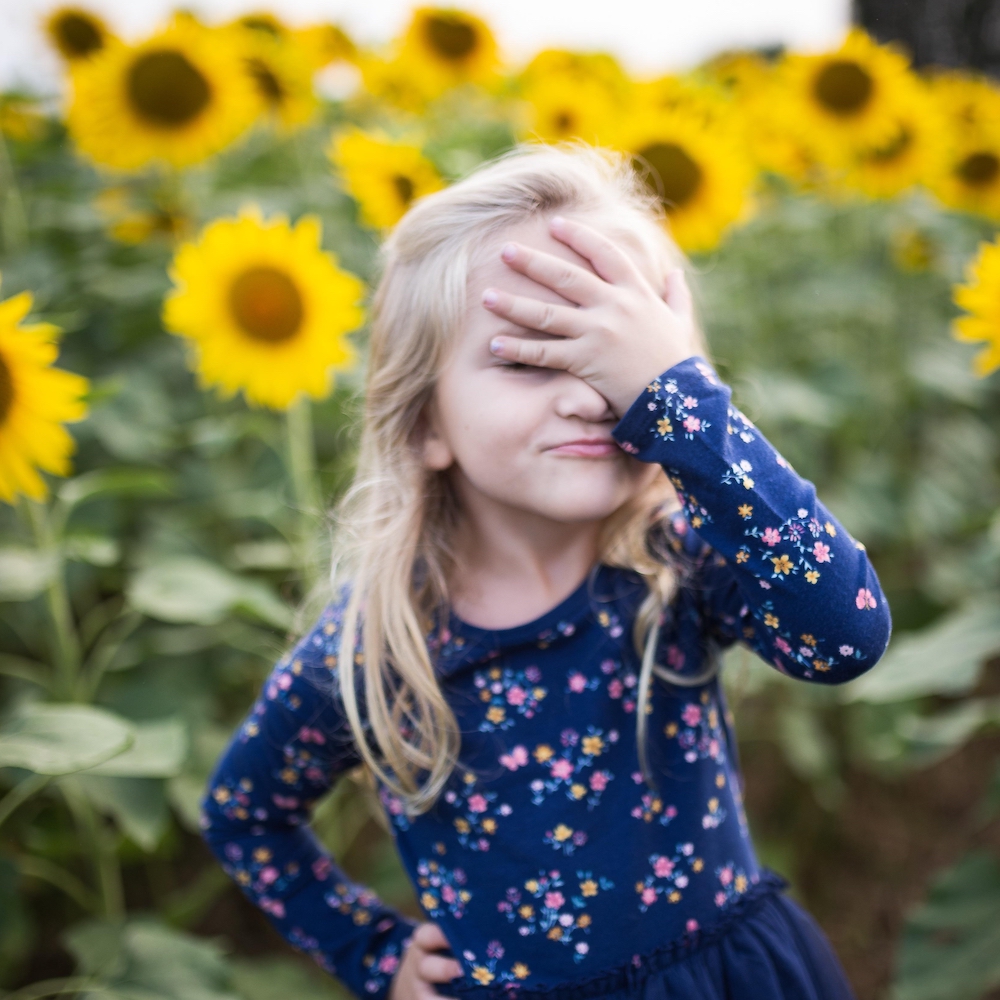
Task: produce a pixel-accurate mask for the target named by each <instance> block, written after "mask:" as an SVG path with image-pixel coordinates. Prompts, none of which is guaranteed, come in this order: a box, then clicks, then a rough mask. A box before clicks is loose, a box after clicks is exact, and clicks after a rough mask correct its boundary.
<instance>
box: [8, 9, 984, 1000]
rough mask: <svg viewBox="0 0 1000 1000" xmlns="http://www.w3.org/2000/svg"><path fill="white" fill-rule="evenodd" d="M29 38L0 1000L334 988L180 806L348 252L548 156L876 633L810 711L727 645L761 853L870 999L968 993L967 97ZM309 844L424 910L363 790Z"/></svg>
mask: <svg viewBox="0 0 1000 1000" xmlns="http://www.w3.org/2000/svg"><path fill="white" fill-rule="evenodd" d="M46 30H47V32H48V35H49V37H50V39H51V43H52V45H53V46H55V47H56V48H57V49H58V51H59V53H60V54H61V56H62V57H63V60H64V64H65V74H66V80H65V83H66V86H65V93H64V96H63V98H62V99H61V100H60V101H54V100H51V99H48V98H41V97H37V96H35V95H32V94H29V93H15V92H10V93H5V94H2V95H0V278H2V288H0V996H2V997H5V998H7V1000H40V998H43V997H50V996H78V997H87V998H97V997H101V998H118V1000H125V998H140V997H141V998H143V1000H191V998H198V1000H234V998H241V1000H272V998H274V1000H277V998H278V997H281V998H285V997H287V996H289V995H295V996H297V997H300V998H301V1000H314V998H328V997H344V996H346V995H347V993H346V990H345V989H344V988H343V987H342V986H341V985H340V984H339V983H338V982H337V981H336V980H334V979H332V978H330V977H327V976H325V975H324V974H322V973H320V972H319V971H318V970H316V969H314V968H313V967H312V965H311V963H310V962H308V960H306V959H304V958H303V957H302V956H299V955H296V954H295V953H293V952H292V951H291V949H289V948H288V947H287V946H286V945H285V943H284V942H283V941H282V940H281V939H280V938H279V937H278V936H277V935H276V933H274V932H273V931H272V930H271V929H270V927H269V925H268V924H267V923H266V921H265V919H264V918H263V917H262V916H261V915H260V914H259V913H258V912H257V911H256V910H254V909H253V907H251V906H250V904H249V903H247V902H245V901H244V899H243V897H242V895H241V894H240V892H239V890H238V889H237V888H236V887H235V886H233V885H232V884H231V883H230V882H229V880H228V878H227V877H226V876H225V875H224V874H223V873H222V871H221V870H220V869H219V867H218V866H217V864H216V863H215V861H214V859H213V858H212V857H211V856H210V855H209V853H208V851H207V848H205V847H204V846H203V844H202V842H201V839H200V837H199V834H198V829H199V827H198V809H199V799H200V797H201V795H202V794H203V790H204V787H205V783H206V780H207V776H208V773H209V769H210V768H211V767H212V766H213V764H214V762H215V759H216V757H217V756H218V754H219V753H220V752H221V750H222V748H223V746H224V745H225V743H226V742H227V740H228V738H229V735H230V733H231V732H232V730H233V728H234V727H235V726H236V724H237V723H238V721H239V720H240V719H241V718H242V716H243V714H244V712H245V711H246V709H247V707H248V706H249V705H250V703H251V702H252V700H253V698H254V696H255V695H256V692H257V690H258V688H259V686H260V684H261V682H262V680H263V679H264V677H265V676H266V674H267V673H268V671H269V670H270V667H271V665H272V663H273V662H274V661H275V660H276V659H277V658H278V656H280V654H281V653H282V652H283V651H284V649H285V648H287V646H288V644H289V642H290V641H291V639H292V638H294V637H295V635H296V634H297V633H298V631H299V630H301V629H302V628H303V627H304V625H306V624H308V623H309V621H310V620H311V617H312V616H313V615H314V614H315V613H316V611H317V610H318V607H319V606H320V605H321V604H322V602H323V600H324V598H325V593H324V589H323V581H324V578H325V561H326V556H325V551H326V549H327V545H328V531H329V527H328V521H327V520H326V517H325V511H326V510H328V509H329V507H330V505H331V503H332V502H333V501H334V500H335V498H336V497H337V496H338V494H339V493H340V492H341V491H342V490H343V489H344V488H345V486H346V485H347V483H348V482H349V480H350V474H351V468H352V461H353V454H354V448H355V444H356V432H357V416H358V413H359V404H360V394H361V387H362V384H363V378H362V374H363V368H364V357H365V322H366V302H367V297H368V294H369V292H370V289H371V288H372V287H373V284H374V282H375V280H376V278H377V274H376V266H377V249H378V245H379V240H380V238H381V237H382V236H384V234H385V233H386V232H387V231H388V230H389V229H391V227H392V226H393V225H394V224H395V222H396V221H397V220H398V219H399V218H400V217H401V215H402V214H403V213H404V212H405V211H406V209H407V207H408V206H409V205H410V204H411V203H412V202H413V201H414V199H417V198H420V197H421V196H422V195H424V194H427V193H429V192H432V191H435V190H437V189H438V188H440V187H442V186H444V185H447V184H448V183H450V182H452V181H454V180H455V179H457V178H459V177H461V176H463V175H464V174H466V173H467V172H468V171H470V170H471V169H473V168H474V167H475V166H476V165H477V164H479V163H480V162H482V161H483V160H486V159H488V158H490V157H492V156H494V155H495V154H497V153H499V152H501V151H503V150H505V149H507V148H509V147H510V146H511V145H512V144H514V143H515V142H518V141H534V142H557V141H561V140H583V141H585V142H589V143H595V144H599V145H603V146H610V147H614V148H617V149H621V150H624V151H626V152H628V153H629V154H630V155H631V156H632V157H633V159H634V161H635V163H636V165H637V167H638V168H639V169H640V170H641V172H642V174H643V176H644V177H645V178H646V181H647V183H648V184H649V185H650V186H651V187H652V189H653V190H654V191H655V192H656V193H657V194H658V195H659V196H660V198H661V199H662V201H663V204H664V207H665V209H666V212H667V217H668V220H669V225H670V229H671V232H672V233H673V235H674V237H675V238H676V240H677V241H678V242H679V244H680V245H681V246H682V248H683V249H684V250H685V251H686V252H687V253H688V255H689V258H690V260H691V262H692V266H693V277H692V284H693V285H694V286H695V292H696V296H697V299H698V303H699V308H700V309H701V312H702V316H703V318H704V323H705V326H706V329H707V332H708V337H709V341H710V343H711V345H712V352H713V356H714V359H715V361H716V363H717V364H718V367H719V369H720V371H721V373H722V374H723V376H724V377H725V378H726V380H727V381H728V382H729V383H730V384H732V385H733V387H734V393H735V396H736V398H737V401H738V403H739V405H740V407H741V408H742V409H743V410H744V411H745V412H746V413H747V414H748V415H749V416H750V417H751V418H752V419H753V420H754V421H755V422H757V423H758V424H759V425H760V426H761V428H762V429H763V430H764V432H765V433H766V434H767V435H768V436H769V437H770V438H771V440H772V441H774V443H775V444H776V446H777V447H778V448H780V450H781V451H782V452H783V453H784V454H785V455H786V456H787V457H788V458H789V460H790V461H791V462H792V463H793V464H794V465H795V467H796V468H797V469H798V470H799V471H800V472H801V473H802V475H804V476H806V477H808V478H809V479H812V480H813V481H814V482H815V483H816V484H817V487H818V489H819V492H820V494H821V496H822V497H823V499H824V501H825V502H826V503H827V504H828V505H829V506H830V508H831V509H832V510H833V511H834V512H835V513H836V515H837V516H838V517H839V518H840V519H841V520H842V521H843V522H844V523H845V525H847V526H848V528H849V529H850V530H851V532H852V533H853V534H855V535H856V536H857V537H859V538H861V539H864V541H865V543H866V544H867V546H868V549H869V552H870V554H871V557H872V560H873V562H874V564H875V566H876V568H877V570H878V572H879V576H880V579H881V581H882V583H883V586H884V588H885V591H886V593H887V595H888V598H889V600H890V604H891V607H892V610H893V619H894V625H895V629H894V635H893V641H892V643H891V645H890V648H889V650H888V652H887V654H886V656H885V658H884V659H883V661H882V662H881V663H880V664H879V666H878V667H877V668H876V669H875V670H873V671H872V672H871V673H870V674H868V675H865V676H864V677H862V678H859V679H858V680H857V681H855V682H852V683H851V684H849V685H845V686H843V687H835V688H824V687H822V686H819V685H807V684H800V683H798V682H795V681H790V680H788V679H786V678H784V677H782V676H780V675H779V674H778V673H777V672H775V671H774V670H772V669H770V668H768V667H766V666H764V665H763V664H761V663H759V662H758V661H756V660H755V659H754V658H753V657H752V656H751V654H749V653H747V652H746V651H742V650H734V651H733V652H731V653H730V654H729V656H728V660H727V663H726V669H725V678H726V684H727V687H728V689H729V692H730V700H731V704H732V706H733V709H734V712H735V715H736V718H737V723H738V727H739V730H740V736H741V740H742V743H741V750H742V755H743V764H744V770H745V772H746V777H747V806H748V811H749V815H750V821H751V827H752V828H753V831H754V837H755V840H756V842H757V844H758V847H759V850H760V853H761V856H762V860H763V861H764V862H765V863H767V864H769V865H770V866H771V867H773V868H775V869H777V870H778V871H780V872H781V873H782V874H784V875H786V877H788V878H789V879H790V881H791V883H792V891H793V893H794V894H795V895H796V896H797V897H798V898H799V899H800V900H802V901H803V902H804V903H805V904H806V905H807V906H808V907H809V909H810V910H811V911H812V912H813V913H814V914H815V915H816V916H817V919H818V920H819V921H820V923H821V924H822V925H823V926H824V928H825V929H826V931H827V933H828V934H829V935H830V937H831V939H832V941H833V943H834V945H835V947H836V949H837V951H838V953H839V954H840V956H841V958H842V960H843V962H844V964H845V966H846V968H847V970H848V973H849V975H850V976H851V979H852V981H853V983H854V986H855V989H856V990H857V992H858V996H859V998H862V1000H876V998H895V1000H938V998H945V997H947V998H948V1000H976V998H979V997H983V996H986V995H987V994H988V993H990V991H991V990H996V989H997V988H1000V768H998V766H997V761H998V757H1000V754H998V750H1000V732H998V729H1000V513H998V509H1000V503H998V501H1000V392H998V389H1000V382H998V381H997V378H998V376H997V375H996V374H995V373H996V371H997V370H998V369H1000V87H998V85H997V84H996V83H995V82H992V81H990V80H988V79H985V78H979V77H975V76H971V75H966V74H963V73H959V72H955V71H933V72H920V73H918V72H916V71H915V70H914V69H913V68H912V67H911V65H910V63H909V60H908V58H907V55H906V53H905V52H903V51H902V50H900V49H897V48H895V47H893V46H889V45H881V44H877V43H876V42H875V41H873V40H872V39H871V38H870V37H869V36H867V35H866V34H865V33H864V32H863V31H861V30H860V29H853V30H851V31H850V32H849V33H848V34H847V35H846V37H845V38H844V39H843V41H842V44H840V46H839V47H837V48H836V49H834V50H831V51H828V52H822V53H815V52H814V53H798V52H794V51H777V50H776V51H739V52H725V53H720V54H719V55H718V56H717V57H715V58H713V59H710V60H708V61H707V62H705V63H704V64H703V65H700V66H698V67H696V68H695V69H692V70H689V71H685V72H684V73H682V74H678V73H670V72H667V71H666V70H667V68H666V67H665V68H664V74H663V75H662V76H659V77H657V78H642V79H639V78H636V77H634V76H632V75H630V74H629V73H628V72H626V71H625V70H624V69H623V67H622V66H620V65H619V64H618V63H617V62H616V61H615V60H614V59H613V58H612V57H610V56H608V55H606V54H602V53H591V52H571V51H562V50H554V49H553V50H546V51H542V52H539V53H537V54H536V55H535V56H534V57H533V58H532V59H531V60H530V61H529V62H527V64H525V65H514V64H512V63H511V62H509V61H508V60H507V59H505V57H504V55H503V53H502V52H501V51H500V49H499V47H498V45H497V43H496V41H495V39H494V37H493V35H492V34H491V32H490V29H489V26H488V25H487V24H485V23H484V22H483V21H481V20H480V19H478V18H477V17H474V16H472V15H471V14H469V13H466V12H462V11H460V10H454V9H437V8H420V9H417V10H414V12H413V14H412V19H411V21H410V23H409V25H408V27H407V28H406V30H405V31H404V32H403V33H402V34H401V35H400V37H398V38H396V39H394V40H393V41H392V42H391V43H389V44H388V45H386V46H385V47H384V48H382V49H366V48H361V47H359V46H357V45H356V44H355V43H354V42H353V41H352V40H351V39H350V38H349V37H348V36H347V34H346V33H345V32H344V31H343V30H341V29H340V28H339V27H337V26H336V25H333V24H314V25H308V26H296V27H292V26H290V25H287V24H285V23H283V22H282V20H281V19H280V18H279V17H277V16H275V15H272V14H270V13H266V12H261V13H258V14H254V15H248V16H245V17H242V18H240V19H238V20H236V21H234V22H231V23H227V24H214V25H208V24H204V23H201V22H200V21H199V20H198V19H197V18H196V17H195V16H194V15H192V14H191V13H189V12H178V13H176V14H175V15H174V16H173V17H172V19H171V20H170V21H169V23H166V24H164V25H162V26H161V28H160V29H158V30H157V31H156V32H155V33H153V34H152V35H151V36H149V37H147V38H142V39H130V40H124V39H122V38H119V37H117V36H116V34H115V32H114V26H112V25H107V24H104V23H102V21H101V20H100V19H99V18H97V17H96V16H94V15H93V14H91V13H90V12H88V11H87V10H85V9H79V8H75V7H74V8H59V9H57V10H54V11H53V13H52V14H51V16H50V17H49V19H48V21H47V24H46ZM811 638H812V637H810V636H802V637H801V640H802V642H803V644H804V645H805V646H808V645H809V643H810V640H811ZM315 828H316V830H317V832H318V834H319V835H320V836H321V838H322V839H323V840H324V842H325V843H326V844H327V846H328V847H329V848H330V849H331V850H332V851H333V853H334V854H335V856H336V857H337V859H338V861H340V862H341V863H342V864H343V865H344V867H345V869H346V870H347V871H348V872H349V874H351V875H352V877H355V878H357V879H358V880H359V881H361V882H364V883H365V884H367V885H369V886H371V887H372V888H373V889H375V891H376V892H377V893H378V894H379V895H380V896H381V897H382V898H383V899H385V900H386V901H387V902H389V903H390V904H391V905H394V906H397V907H399V908H400V909H402V910H404V912H407V913H409V914H410V915H412V916H414V917H421V916H422V913H421V910H420V908H419V905H418V903H417V900H416V899H415V897H414V894H413V890H412V888H411V887H410V885H409V883H408V881H407V879H406V877H405V874H404V873H403V870H402V867H401V865H400V863H399V861H398V859H397V856H396V854H395V848H394V846H393V841H392V837H391V835H390V833H389V828H388V825H387V823H386V821H385V818H384V816H383V814H382V811H381V806H380V804H379V802H378V799H377V797H376V796H375V795H374V794H373V788H372V784H371V782H370V780H369V779H368V777H367V776H366V775H365V774H364V773H363V771H361V770H359V771H357V772H354V773H352V774H350V775H349V776H348V777H347V778H345V779H344V780H342V781H340V782H339V783H338V785H337V787H336V788H335V789H334V791H333V793H332V794H331V795H330V796H329V797H328V798H327V799H326V800H324V801H323V802H322V803H321V804H320V806H319V807H318V809H317V811H316V815H315ZM994 995H995V994H994Z"/></svg>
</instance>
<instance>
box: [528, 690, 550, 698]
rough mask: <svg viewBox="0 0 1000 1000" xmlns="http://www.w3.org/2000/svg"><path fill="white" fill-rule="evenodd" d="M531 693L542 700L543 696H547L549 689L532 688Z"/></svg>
mask: <svg viewBox="0 0 1000 1000" xmlns="http://www.w3.org/2000/svg"><path fill="white" fill-rule="evenodd" d="M531 693H532V694H533V695H534V696H535V697H536V698H537V699H538V700H539V701H541V700H542V699H543V698H544V697H545V696H546V695H547V694H548V691H546V690H545V688H532V690H531Z"/></svg>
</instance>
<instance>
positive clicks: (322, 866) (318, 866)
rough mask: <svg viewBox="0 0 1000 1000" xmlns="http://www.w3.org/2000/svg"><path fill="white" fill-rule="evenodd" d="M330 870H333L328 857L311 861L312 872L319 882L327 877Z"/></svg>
mask: <svg viewBox="0 0 1000 1000" xmlns="http://www.w3.org/2000/svg"><path fill="white" fill-rule="evenodd" d="M332 870H333V865H332V864H331V863H330V859H329V858H326V857H321V858H317V859H316V860H315V861H314V862H313V863H312V873H313V875H314V876H315V877H316V879H317V881H319V882H323V881H325V880H326V879H327V878H329V875H330V872H331V871H332Z"/></svg>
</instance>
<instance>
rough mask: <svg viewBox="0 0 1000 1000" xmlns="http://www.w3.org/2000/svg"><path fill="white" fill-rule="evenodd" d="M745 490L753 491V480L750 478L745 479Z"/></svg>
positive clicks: (745, 477)
mask: <svg viewBox="0 0 1000 1000" xmlns="http://www.w3.org/2000/svg"><path fill="white" fill-rule="evenodd" d="M743 489H745V490H752V489H753V480H752V479H751V478H750V477H749V476H744V477H743Z"/></svg>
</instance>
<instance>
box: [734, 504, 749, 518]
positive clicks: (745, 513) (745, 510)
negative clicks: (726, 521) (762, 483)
mask: <svg viewBox="0 0 1000 1000" xmlns="http://www.w3.org/2000/svg"><path fill="white" fill-rule="evenodd" d="M736 513H737V514H739V515H740V517H742V518H743V520H744V521H746V520H747V519H748V518H751V517H753V504H750V503H741V504H740V505H739V507H737V508H736Z"/></svg>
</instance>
